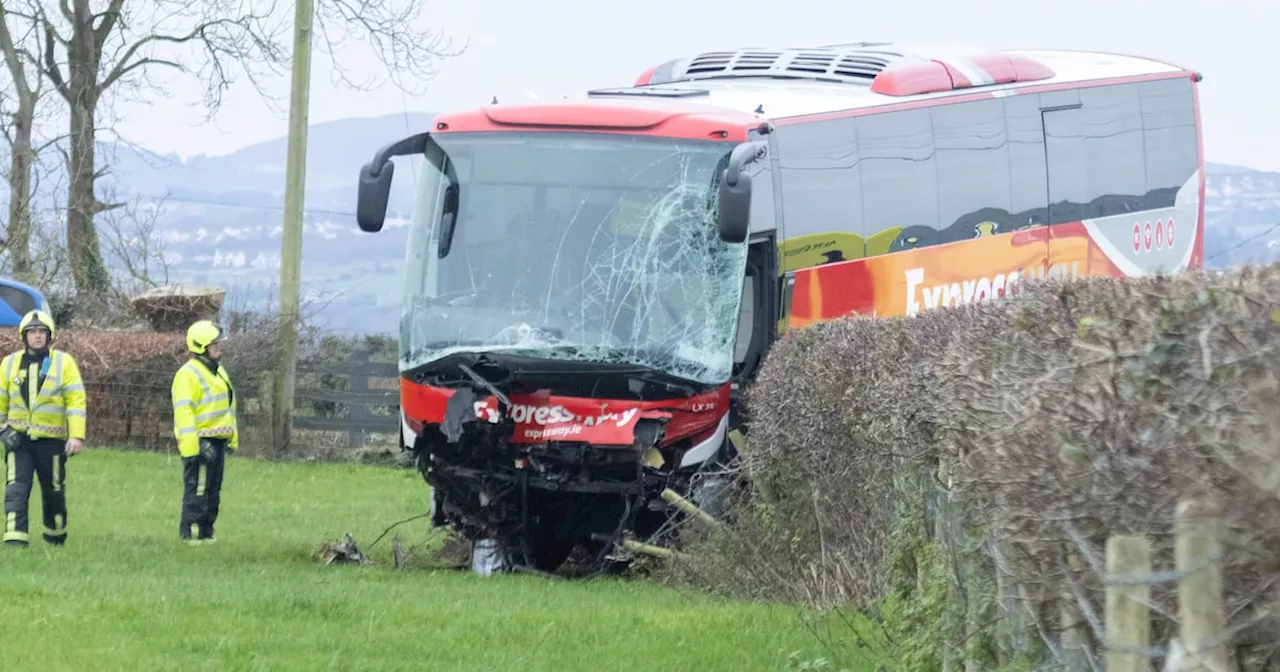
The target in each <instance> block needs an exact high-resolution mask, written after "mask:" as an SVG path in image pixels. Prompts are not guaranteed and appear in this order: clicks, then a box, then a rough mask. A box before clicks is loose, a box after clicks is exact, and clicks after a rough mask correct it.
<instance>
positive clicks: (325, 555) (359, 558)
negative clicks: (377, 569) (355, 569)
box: [320, 532, 373, 565]
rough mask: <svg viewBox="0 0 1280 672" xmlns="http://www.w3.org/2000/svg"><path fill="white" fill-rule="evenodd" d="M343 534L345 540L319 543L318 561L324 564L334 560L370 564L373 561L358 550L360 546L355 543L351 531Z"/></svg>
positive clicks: (343, 562)
mask: <svg viewBox="0 0 1280 672" xmlns="http://www.w3.org/2000/svg"><path fill="white" fill-rule="evenodd" d="M345 536H346V541H339V542H330V541H326V542H324V544H322V545H321V547H320V562H322V563H324V564H326V565H332V564H333V563H335V562H337V563H340V564H354V565H372V564H373V561H372V560H370V559H369V558H368V557H366V556H365V554H364V553H361V552H360V547H359V546H358V545H356V540H355V538H354V537H352V536H351V533H350V532H347V533H346V535H345Z"/></svg>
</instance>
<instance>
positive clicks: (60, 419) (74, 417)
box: [0, 349, 85, 441]
mask: <svg viewBox="0 0 1280 672" xmlns="http://www.w3.org/2000/svg"><path fill="white" fill-rule="evenodd" d="M22 355H23V351H21V350H19V351H18V352H14V353H10V354H8V355H6V356H5V358H4V359H3V360H0V373H2V374H3V375H4V384H3V385H0V421H4V422H8V423H9V426H11V427H13V428H14V429H17V430H19V431H22V432H26V434H27V436H30V437H31V438H33V439H37V438H52V439H69V438H70V439H80V440H82V441H83V440H84V430H85V394H84V380H82V379H81V378H80V367H79V366H77V365H76V359H75V357H72V356H71V355H70V353H66V352H62V351H61V350H54V349H50V350H49V354H48V355H46V356H45V359H44V363H45V364H47V365H48V369H47V372H46V373H45V379H44V383H43V384H40V382H39V381H40V370H41V365H38V364H34V363H33V364H31V365H30V366H29V367H27V369H26V370H25V371H24V370H22V368H21V363H22ZM37 385H39V389H38V390H37V389H36V386H37ZM23 386H26V387H27V389H26V392H27V398H28V399H31V405H30V406H28V405H27V400H26V399H24V398H23V395H22V393H23Z"/></svg>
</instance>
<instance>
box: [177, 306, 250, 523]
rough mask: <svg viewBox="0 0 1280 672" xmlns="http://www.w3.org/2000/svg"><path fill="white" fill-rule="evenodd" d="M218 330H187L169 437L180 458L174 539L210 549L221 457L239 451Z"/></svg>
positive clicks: (208, 325)
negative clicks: (175, 441)
mask: <svg viewBox="0 0 1280 672" xmlns="http://www.w3.org/2000/svg"><path fill="white" fill-rule="evenodd" d="M221 340H222V329H220V328H219V327H218V326H217V325H216V324H214V323H213V322H210V321H208V320H201V321H199V322H196V323H195V324H193V325H191V327H190V328H188V329H187V350H189V351H190V352H191V358H190V359H188V360H187V362H186V363H185V364H183V365H182V367H181V368H179V369H178V372H177V373H175V374H174V376H173V433H174V436H176V437H177V439H178V454H179V455H181V456H182V516H181V522H180V523H179V526H178V536H179V538H181V539H182V540H183V541H185V542H186V543H189V544H200V543H212V542H213V541H214V534H213V524H214V521H216V520H217V518H218V506H219V504H220V501H221V491H222V473H223V467H224V465H225V464H226V454H227V451H229V450H235V449H236V448H238V447H239V446H240V432H239V429H238V428H237V427H236V400H235V393H234V391H233V390H232V388H231V378H230V376H228V375H227V370H226V368H224V367H223V366H221V365H220V364H219V359H220V358H221V354H220V353H219V351H218V349H219V342H220V341H221Z"/></svg>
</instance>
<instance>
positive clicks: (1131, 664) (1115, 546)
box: [1105, 534, 1151, 672]
mask: <svg viewBox="0 0 1280 672" xmlns="http://www.w3.org/2000/svg"><path fill="white" fill-rule="evenodd" d="M1150 574H1151V544H1150V543H1148V542H1147V540H1146V538H1145V537H1143V536H1142V535H1137V534H1122V535H1116V536H1113V537H1111V538H1110V539H1108V540H1107V598H1106V601H1107V603H1106V616H1105V618H1106V628H1107V642H1106V648H1107V672H1147V671H1148V670H1150V669H1151V661H1150V660H1149V659H1148V657H1147V653H1146V651H1147V648H1148V646H1149V645H1150V639H1151V613H1150V611H1149V609H1148V607H1147V605H1148V604H1149V602H1150V598H1151V586H1149V585H1147V584H1146V583H1145V582H1144V579H1145V578H1146V577H1147V576H1149V575H1150Z"/></svg>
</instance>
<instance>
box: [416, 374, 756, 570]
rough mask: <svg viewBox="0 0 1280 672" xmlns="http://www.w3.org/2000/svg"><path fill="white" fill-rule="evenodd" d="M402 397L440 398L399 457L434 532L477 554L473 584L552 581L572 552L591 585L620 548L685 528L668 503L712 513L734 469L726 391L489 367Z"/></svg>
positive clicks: (619, 555)
mask: <svg viewBox="0 0 1280 672" xmlns="http://www.w3.org/2000/svg"><path fill="white" fill-rule="evenodd" d="M406 383H411V384H415V385H422V386H425V388H426V389H431V390H438V391H440V392H441V393H443V394H450V392H444V390H450V391H451V394H450V396H449V399H448V402H447V404H446V410H445V415H444V418H443V422H441V423H439V424H431V425H426V426H423V427H422V428H421V432H420V433H419V434H418V435H417V436H416V437H413V439H412V442H413V445H412V446H408V448H409V449H410V450H412V451H413V453H414V456H415V460H416V464H417V467H418V469H419V470H420V471H421V473H422V474H423V476H424V478H425V479H426V480H427V482H428V483H429V484H430V485H431V487H432V489H433V494H432V496H433V502H432V509H433V514H432V522H433V523H434V524H435V525H437V526H449V527H451V528H453V529H454V530H456V531H458V532H459V533H460V534H461V535H462V536H463V537H465V538H467V539H470V540H473V541H474V542H476V547H477V555H476V556H475V557H474V558H473V566H474V567H475V568H476V569H477V571H481V572H482V573H487V572H489V571H492V570H494V569H503V568H505V569H518V568H531V569H534V570H538V571H544V572H546V571H553V570H555V569H556V568H558V567H560V566H561V565H562V564H563V563H564V562H565V560H566V559H567V558H569V556H570V554H571V553H572V552H573V551H574V549H575V547H577V548H581V549H584V550H585V551H586V552H587V555H588V556H589V557H590V558H591V560H590V561H589V567H588V568H586V569H587V571H598V570H601V569H604V568H606V567H609V566H616V565H617V564H618V563H619V562H621V561H624V560H625V558H626V557H627V553H626V552H625V551H621V548H620V547H621V546H622V545H624V543H625V542H626V541H639V542H642V543H645V544H652V545H658V546H662V545H663V544H664V543H669V542H670V541H671V539H672V534H671V533H672V532H673V531H674V529H675V526H673V525H672V524H671V523H673V522H678V520H679V519H680V518H682V517H683V516H684V515H685V514H683V513H681V512H680V510H679V508H678V507H677V506H673V504H672V502H675V503H676V504H681V503H683V502H681V501H680V500H681V499H684V500H686V501H687V502H689V503H692V504H693V505H695V506H697V507H699V508H702V509H704V510H709V512H714V511H717V510H718V503H719V501H720V499H721V497H720V496H719V495H721V494H722V491H723V488H724V485H725V482H726V479H725V477H724V476H723V475H720V474H718V473H717V472H719V471H720V470H721V468H722V467H723V466H724V465H725V464H726V463H727V462H728V461H729V460H731V459H732V458H733V457H734V452H733V448H732V444H731V442H730V441H729V440H728V438H727V432H726V428H727V425H728V414H727V411H728V390H727V387H723V388H714V387H709V386H698V385H692V384H690V383H688V382H687V381H680V380H679V379H675V378H672V377H671V376H667V375H664V374H661V373H657V372H653V371H646V370H643V369H640V368H636V367H621V366H610V365H601V364H592V363H588V362H581V363H567V362H539V361H537V360H530V359H527V358H523V357H512V356H504V355H499V354H493V353H489V354H482V355H455V356H452V357H449V358H447V359H446V360H442V361H439V362H436V363H434V364H432V365H431V366H430V367H429V368H425V369H423V370H420V371H417V372H414V374H413V375H412V376H409V377H407V378H406ZM557 436H559V437H563V438H562V439H557V438H550V437H557ZM624 441H625V442H624ZM664 495H665V497H664ZM673 495H674V496H673ZM490 554H491V555H490ZM482 556H483V557H482Z"/></svg>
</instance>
